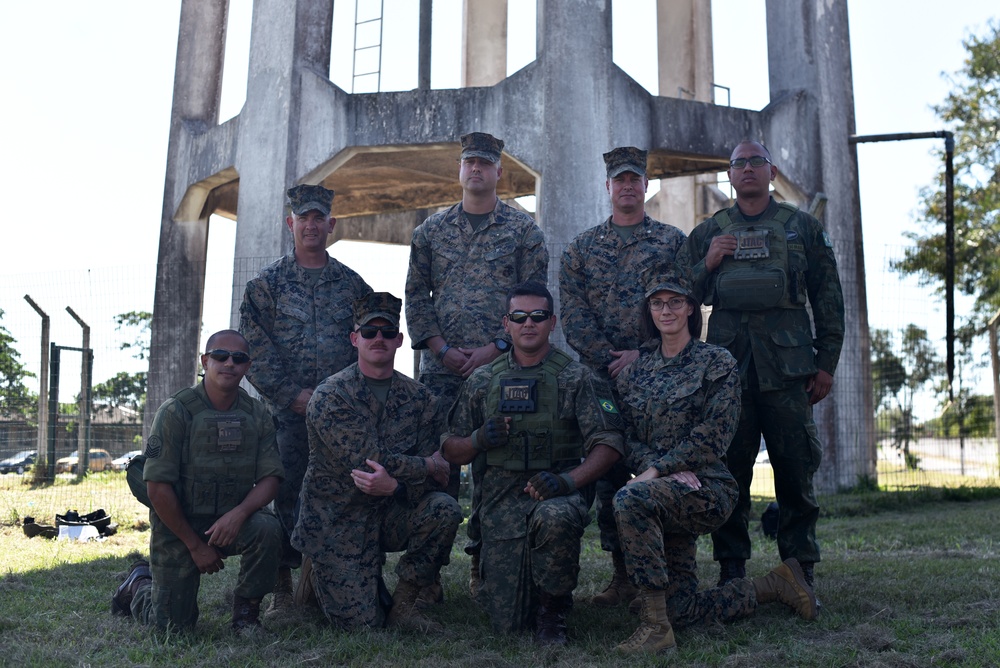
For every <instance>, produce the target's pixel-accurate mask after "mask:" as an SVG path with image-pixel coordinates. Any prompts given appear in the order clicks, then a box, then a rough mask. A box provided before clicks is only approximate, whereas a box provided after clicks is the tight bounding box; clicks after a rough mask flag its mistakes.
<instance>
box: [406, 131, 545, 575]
mask: <svg viewBox="0 0 1000 668" xmlns="http://www.w3.org/2000/svg"><path fill="white" fill-rule="evenodd" d="M461 144H462V153H461V165H460V167H459V172H458V180H459V182H460V183H461V184H462V201H461V202H460V203H458V204H456V205H454V206H452V207H451V208H449V209H446V210H444V211H441V212H439V213H436V214H434V215H433V216H430V217H429V218H427V220H425V221H424V222H423V223H422V224H421V225H420V226H419V227H417V229H415V230H414V231H413V239H412V240H411V242H410V267H409V271H408V273H407V275H406V322H407V327H409V334H410V340H411V341H412V342H413V348H414V349H415V350H420V351H421V353H420V375H419V377H418V379H419V380H420V382H421V383H423V384H424V385H426V386H427V387H429V388H431V390H433V391H434V393H435V394H437V395H438V396H439V397H441V400H442V401H443V402H444V404H445V406H446V407H450V406H451V404H452V403H453V402H454V401H455V397H457V396H458V388H459V386H460V385H461V384H462V379H464V378H468V377H469V376H470V375H471V374H472V372H473V371H475V370H476V369H477V368H479V367H481V366H483V365H484V364H489V363H490V362H492V361H493V360H495V359H496V358H497V357H498V356H499V355H500V353H501V352H503V351H504V350H506V349H507V348H508V347H509V345H510V344H509V343H508V341H507V337H506V335H505V334H504V331H503V329H502V328H500V327H498V326H497V323H498V321H499V318H500V317H501V316H502V315H503V313H504V309H505V306H506V305H505V304H504V295H505V294H506V293H507V291H508V290H510V289H511V288H512V287H514V286H515V285H517V284H518V283H521V282H524V281H538V282H539V283H542V284H543V285H544V284H545V283H546V282H547V280H548V267H549V253H548V250H547V249H546V247H545V237H544V236H543V235H542V231H541V229H539V227H538V225H536V224H535V221H534V220H532V218H531V216H529V215H528V214H526V213H524V212H522V211H518V210H517V209H515V208H514V207H512V206H509V205H508V204H505V203H504V202H501V201H500V199H499V198H498V197H497V181H498V180H499V179H500V177H501V176H502V175H503V167H502V166H501V164H500V155H501V152H502V151H503V141H502V140H500V139H497V138H496V137H493V136H492V135H489V134H486V133H485V132H472V133H469V134H466V135H463V136H462V137H461ZM472 469H473V482H474V483H475V480H476V479H478V477H479V473H480V471H481V469H482V465H481V464H479V463H476V462H474V463H473V466H472ZM458 471H459V467H458V466H453V467H452V474H451V480H450V481H449V483H448V492H449V493H450V494H451V495H452V496H454V497H455V498H458V482H459V477H458ZM477 496H478V492H476V491H475V489H473V503H472V518H471V519H470V522H469V545H468V546H467V547H466V551H467V552H469V553H470V554H471V555H473V578H472V581H471V582H470V584H471V586H472V588H473V589H475V587H476V586H477V584H476V581H475V572H476V571H477V568H476V566H475V561H476V559H477V556H476V555H477V553H478V547H477V545H478V544H479V531H478V519H477V516H476V507H477V505H478V504H477V503H476V500H475V497H477Z"/></svg>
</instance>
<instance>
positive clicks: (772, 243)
mask: <svg viewBox="0 0 1000 668" xmlns="http://www.w3.org/2000/svg"><path fill="white" fill-rule="evenodd" d="M777 174H778V169H777V167H775V166H774V164H773V163H772V162H771V154H770V153H769V152H768V150H767V148H765V147H764V146H763V144H761V143H759V142H756V141H743V142H740V143H739V144H738V145H737V146H736V149H735V150H734V151H733V153H732V157H731V159H730V162H729V180H730V182H731V183H732V186H733V188H734V189H735V190H736V204H735V205H733V206H732V207H730V208H728V209H723V210H722V211H719V212H717V213H716V214H715V215H714V216H713V217H712V218H709V219H708V220H706V221H705V222H703V223H702V224H700V225H699V226H698V227H697V228H695V230H694V231H693V232H692V233H691V236H690V237H689V238H688V242H687V247H686V252H687V253H689V254H690V257H691V266H692V271H693V274H694V280H695V286H694V287H695V292H696V293H697V294H699V295H701V296H702V298H703V300H704V303H706V304H711V305H712V316H711V318H710V319H709V322H708V342H709V343H715V344H718V345H721V346H725V347H726V348H727V349H728V350H729V352H731V353H732V354H733V356H734V357H735V358H736V361H737V363H738V365H739V373H740V382H741V384H742V387H743V398H742V409H743V410H742V414H741V416H740V423H739V428H738V430H737V432H736V435H735V436H734V437H733V441H732V444H731V445H730V446H729V450H728V453H727V461H728V464H729V469H730V471H732V473H733V476H735V478H736V481H737V483H739V487H740V499H739V502H738V504H737V506H736V510H735V511H733V514H732V516H731V517H730V518H729V521H728V522H727V523H726V524H725V525H723V526H722V528H720V529H718V530H717V531H715V532H714V533H713V534H712V542H713V545H714V556H715V559H716V560H717V561H719V566H720V579H719V581H720V583H723V582H726V581H727V580H730V579H733V578H739V577H744V576H745V574H746V560H747V559H749V558H750V547H751V546H750V535H749V532H748V524H749V520H750V483H751V481H752V480H753V466H754V461H755V460H756V458H757V453H758V451H759V450H760V438H761V436H762V435H763V437H764V441H765V442H766V443H767V454H768V458H769V459H770V461H771V467H772V468H773V469H774V490H775V495H776V496H777V500H778V506H779V508H780V519H779V522H778V552H779V554H780V555H781V558H782V559H787V558H789V557H794V558H796V559H798V561H799V563H801V564H802V570H803V571H804V572H805V575H806V580H807V581H808V582H809V584H810V585H813V582H814V580H813V564H815V562H817V561H819V560H820V551H819V544H818V543H817V542H816V520H817V518H818V517H819V504H818V503H817V502H816V495H815V493H814V491H813V474H815V473H816V470H817V469H818V468H819V463H820V455H821V454H822V449H821V446H820V442H819V438H818V435H817V430H816V424H815V422H814V421H813V415H812V405H813V404H815V403H817V402H819V401H821V400H822V399H823V398H824V397H826V395H827V394H829V392H830V388H831V387H832V386H833V374H834V371H836V369H837V361H838V360H839V359H840V349H841V346H842V345H843V342H844V297H843V293H842V292H841V287H840V277H839V276H838V274H837V262H836V260H835V259H834V254H833V244H832V243H831V241H830V237H829V236H827V234H826V232H825V231H824V230H823V227H822V226H821V225H820V223H819V221H817V220H816V219H815V218H813V217H812V216H810V215H809V214H807V213H805V212H803V211H799V210H798V209H797V208H796V207H794V206H792V205H790V204H787V203H784V202H782V203H780V204H779V203H778V202H776V201H775V199H774V198H773V197H771V195H770V192H769V186H770V182H771V181H772V180H773V179H774V178H775V176H777ZM807 302H808V303H809V305H810V306H811V307H812V319H813V322H814V323H815V331H814V330H813V327H812V326H810V318H809V313H808V312H807V311H806V303H807Z"/></svg>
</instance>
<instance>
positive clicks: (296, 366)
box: [240, 185, 372, 613]
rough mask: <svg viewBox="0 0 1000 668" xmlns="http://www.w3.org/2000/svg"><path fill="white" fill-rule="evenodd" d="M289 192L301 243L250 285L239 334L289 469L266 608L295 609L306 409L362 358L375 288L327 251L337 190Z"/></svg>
mask: <svg viewBox="0 0 1000 668" xmlns="http://www.w3.org/2000/svg"><path fill="white" fill-rule="evenodd" d="M287 196H288V208H289V210H290V213H289V215H288V217H287V218H286V219H285V224H286V225H288V229H289V230H290V231H291V233H292V237H293V240H294V242H295V247H294V249H293V251H292V252H291V253H290V254H288V255H286V256H285V257H283V258H281V259H280V260H278V261H277V262H275V263H273V264H271V265H269V266H267V267H265V268H264V269H263V270H262V271H261V272H260V274H259V275H258V276H257V277H256V278H254V279H253V280H251V281H250V282H248V283H247V287H246V291H245V292H244V293H243V304H242V306H240V331H241V332H243V335H244V336H246V337H247V341H249V342H250V352H251V354H252V357H253V358H254V360H255V361H256V363H255V364H254V368H253V369H252V370H251V371H250V372H249V373H247V380H249V381H250V383H251V384H252V385H253V386H254V387H255V388H257V391H258V392H260V394H261V396H262V397H263V399H264V402H265V403H266V404H267V407H268V408H269V409H270V410H271V414H272V415H273V416H274V418H275V421H276V424H277V429H278V450H279V451H280V452H281V461H282V463H283V464H284V467H285V474H286V478H285V480H284V481H283V482H282V484H281V488H280V489H279V491H278V497H277V499H275V507H276V509H277V511H278V519H280V520H281V527H282V529H283V530H284V532H285V548H284V554H283V555H282V559H281V569H280V570H279V571H278V583H277V585H276V586H275V590H274V597H273V598H272V600H271V608H270V609H269V610H268V613H274V612H279V611H281V610H285V609H288V608H290V607H291V605H292V572H291V569H292V568H298V567H299V564H300V563H301V561H302V556H301V555H300V554H299V553H298V552H297V551H295V550H294V549H293V548H292V547H291V545H290V544H289V543H288V536H289V534H291V532H292V529H294V528H295V507H296V506H295V504H296V503H297V501H298V498H299V490H300V489H301V488H302V476H304V475H305V472H306V463H307V461H308V458H309V439H308V436H307V434H306V422H305V413H306V406H307V405H308V404H309V398H310V397H311V396H312V393H313V390H314V389H315V387H316V386H317V385H319V383H320V382H321V381H322V380H323V379H324V378H326V377H327V376H331V375H333V374H335V373H337V372H338V371H340V370H341V369H343V368H344V367H346V366H348V365H349V364H353V363H354V362H355V360H357V351H356V350H355V349H354V348H353V347H352V346H351V341H350V338H349V334H350V332H351V330H352V329H353V327H352V320H353V318H352V310H351V307H352V304H353V303H354V300H355V299H358V298H359V297H363V296H364V295H367V294H369V293H370V292H371V291H372V290H371V288H370V287H368V284H367V283H365V282H364V280H363V279H362V278H361V277H360V276H358V275H357V274H356V273H354V272H353V271H352V270H351V269H349V268H348V267H346V266H344V265H343V264H341V263H340V262H338V261H337V260H334V259H333V258H331V257H330V256H329V254H328V253H327V252H326V239H327V236H328V235H329V234H331V233H332V232H333V227H334V225H335V224H336V222H337V219H336V218H332V217H331V216H330V207H331V205H332V204H333V191H332V190H327V189H326V188H324V187H322V186H312V185H299V186H294V187H292V188H289V189H288V192H287Z"/></svg>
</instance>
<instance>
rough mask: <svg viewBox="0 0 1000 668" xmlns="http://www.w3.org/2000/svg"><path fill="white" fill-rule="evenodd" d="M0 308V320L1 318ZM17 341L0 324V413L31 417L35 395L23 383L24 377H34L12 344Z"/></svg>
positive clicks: (0, 311)
mask: <svg viewBox="0 0 1000 668" xmlns="http://www.w3.org/2000/svg"><path fill="white" fill-rule="evenodd" d="M3 315H4V312H3V309H0V320H3ZM15 343H17V341H15V340H14V337H13V336H11V334H10V331H9V330H8V329H7V328H6V327H4V326H3V325H2V324H0V415H4V416H13V415H21V416H25V417H33V416H34V414H35V409H36V407H37V401H36V396H35V395H34V394H33V393H32V392H30V391H29V390H28V388H27V387H25V385H24V379H25V378H34V376H35V374H33V373H31V372H30V371H28V370H27V369H26V368H25V367H24V364H22V363H21V354H20V353H19V352H17V349H16V348H15V347H14V344H15Z"/></svg>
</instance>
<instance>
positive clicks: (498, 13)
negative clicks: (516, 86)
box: [462, 0, 507, 88]
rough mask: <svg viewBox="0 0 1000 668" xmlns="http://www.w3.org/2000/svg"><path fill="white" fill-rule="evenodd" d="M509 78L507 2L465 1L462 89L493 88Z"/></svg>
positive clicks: (496, 0) (498, 0)
mask: <svg viewBox="0 0 1000 668" xmlns="http://www.w3.org/2000/svg"><path fill="white" fill-rule="evenodd" d="M506 76H507V0H465V2H464V3H463V7H462V87H463V88H469V87H471V86H492V85H494V84H497V83H499V82H500V81H503V79H504V78H505V77H506Z"/></svg>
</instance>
